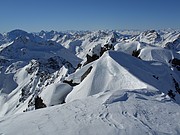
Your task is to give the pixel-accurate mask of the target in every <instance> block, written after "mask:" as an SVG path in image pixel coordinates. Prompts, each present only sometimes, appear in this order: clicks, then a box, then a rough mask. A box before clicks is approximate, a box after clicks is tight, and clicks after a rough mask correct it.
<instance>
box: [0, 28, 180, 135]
mask: <svg viewBox="0 0 180 135" xmlns="http://www.w3.org/2000/svg"><path fill="white" fill-rule="evenodd" d="M179 105H180V31H179V30H171V29H167V30H157V31H156V30H147V31H143V32H142V31H133V30H123V31H120V30H112V31H108V30H99V31H68V32H57V31H50V32H46V31H41V32H37V33H28V32H26V31H23V30H13V31H11V32H8V33H3V34H0V135H6V134H8V135H11V134H17V135H20V134H22V135H23V134H26V135H32V134H37V135H44V134H47V135H49V134H52V135H59V134H63V135H64V134H68V135H76V134H77V135H81V134H82V135H84V134H86V135H92V134H99V135H101V134H103V135H106V134H107V135H109V134H113V135H116V134H117V135H119V134H121V135H131V134H133V135H140V134H142V135H150V134H152V135H172V134H173V135H179V134H180V121H179V119H180V106H179ZM42 108H43V109H42Z"/></svg>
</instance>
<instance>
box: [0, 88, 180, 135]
mask: <svg viewBox="0 0 180 135" xmlns="http://www.w3.org/2000/svg"><path fill="white" fill-rule="evenodd" d="M105 95H108V96H106V98H104V97H105ZM160 97H161V98H162V99H161V101H159V100H156V99H158V98H160ZM104 101H105V102H104ZM179 110H180V107H179V105H177V104H174V102H172V101H171V100H170V99H168V98H166V97H163V96H162V94H155V93H154V92H152V91H150V90H148V89H138V90H134V91H131V90H130V91H128V90H117V91H115V92H112V91H111V92H104V93H99V94H97V95H95V96H93V97H89V98H87V99H84V100H75V101H73V102H70V103H67V104H64V105H58V106H54V107H48V108H46V109H41V110H37V111H32V112H27V113H22V114H16V115H12V116H9V117H4V118H0V133H1V134H18V135H22V134H26V135H31V134H36V135H48V134H53V135H57V134H67V135H81V134H82V135H83V134H86V135H90V134H104V135H109V134H113V135H119V134H121V135H127V134H134V135H139V134H143V135H149V134H158V135H171V134H173V135H178V134H179V133H180V131H179V127H180V122H179V118H180V113H179ZM7 125H8V126H7Z"/></svg>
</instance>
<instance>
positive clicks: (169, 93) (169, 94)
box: [168, 90, 176, 100]
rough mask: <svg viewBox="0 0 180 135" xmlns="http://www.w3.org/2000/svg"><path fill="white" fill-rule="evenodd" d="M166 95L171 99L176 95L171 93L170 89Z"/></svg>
mask: <svg viewBox="0 0 180 135" xmlns="http://www.w3.org/2000/svg"><path fill="white" fill-rule="evenodd" d="M168 96H169V97H170V98H172V99H174V100H175V96H176V95H175V94H174V93H173V91H172V90H169V91H168Z"/></svg>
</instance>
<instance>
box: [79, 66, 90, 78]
mask: <svg viewBox="0 0 180 135" xmlns="http://www.w3.org/2000/svg"><path fill="white" fill-rule="evenodd" d="M92 68H93V67H92V66H90V67H89V68H88V70H87V71H86V72H85V73H84V74H83V75H82V76H81V82H82V81H83V80H84V79H85V78H86V77H87V75H88V74H89V73H90V72H91V70H92Z"/></svg>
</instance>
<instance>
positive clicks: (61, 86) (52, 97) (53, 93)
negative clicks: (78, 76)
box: [40, 83, 72, 106]
mask: <svg viewBox="0 0 180 135" xmlns="http://www.w3.org/2000/svg"><path fill="white" fill-rule="evenodd" d="M71 90H72V87H71V86H70V85H68V84H65V83H56V84H51V85H49V86H47V87H46V88H45V89H44V90H43V91H42V92H41V94H40V97H41V98H42V100H43V101H44V103H45V104H46V106H52V105H57V104H61V103H64V100H65V97H66V96H67V94H68V93H69V92H71Z"/></svg>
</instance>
